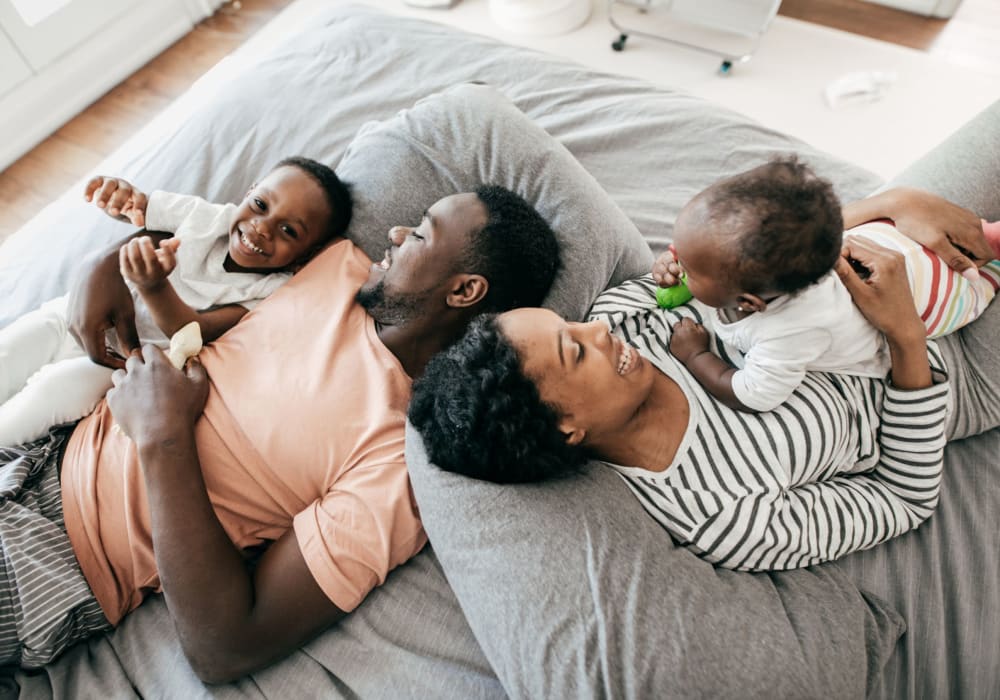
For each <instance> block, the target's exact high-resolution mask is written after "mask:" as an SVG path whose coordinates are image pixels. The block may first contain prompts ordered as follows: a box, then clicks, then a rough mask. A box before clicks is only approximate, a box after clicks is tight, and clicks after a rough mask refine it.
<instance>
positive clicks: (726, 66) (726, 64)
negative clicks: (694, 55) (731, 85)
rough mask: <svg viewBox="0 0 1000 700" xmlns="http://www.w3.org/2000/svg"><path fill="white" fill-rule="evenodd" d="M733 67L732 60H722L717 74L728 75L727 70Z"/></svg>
mask: <svg viewBox="0 0 1000 700" xmlns="http://www.w3.org/2000/svg"><path fill="white" fill-rule="evenodd" d="M732 69H733V62H732V61H723V62H722V64H721V65H720V66H719V75H729V72H730V71H731V70H732Z"/></svg>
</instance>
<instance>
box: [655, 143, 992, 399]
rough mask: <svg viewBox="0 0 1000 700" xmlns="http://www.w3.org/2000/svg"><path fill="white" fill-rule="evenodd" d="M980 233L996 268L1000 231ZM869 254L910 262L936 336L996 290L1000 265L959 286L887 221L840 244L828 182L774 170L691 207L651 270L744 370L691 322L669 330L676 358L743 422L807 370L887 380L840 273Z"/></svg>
mask: <svg viewBox="0 0 1000 700" xmlns="http://www.w3.org/2000/svg"><path fill="white" fill-rule="evenodd" d="M984 227H985V229H986V233H987V240H988V241H989V242H990V243H991V247H993V248H994V249H995V254H996V255H997V257H1000V229H998V227H997V226H996V225H995V224H985V222H984ZM873 244H878V245H881V246H885V247H889V248H893V249H895V250H897V251H899V252H900V253H901V254H902V255H903V256H904V259H905V261H906V269H907V275H908V277H909V282H910V289H911V290H912V291H913V295H914V300H915V302H916V304H917V309H918V311H919V312H920V316H921V318H922V319H923V320H924V325H925V327H926V329H927V332H928V335H929V336H930V337H937V336H940V335H943V334H945V333H949V332H951V331H954V330H956V329H958V328H960V327H961V326H963V325H965V324H967V323H969V322H970V321H972V320H973V319H975V318H977V317H978V316H979V314H981V313H982V311H983V310H984V309H985V307H986V305H987V304H988V303H989V301H990V300H991V299H992V298H993V296H994V295H995V293H996V290H997V288H998V287H1000V263H997V262H992V263H990V264H988V265H987V266H986V267H984V268H982V269H981V270H980V274H976V273H975V271H971V273H969V274H967V275H965V276H963V275H960V274H958V273H956V272H954V271H953V270H951V269H950V268H949V267H948V266H947V265H946V264H945V263H944V261H942V260H941V259H940V258H939V257H937V256H936V255H934V254H933V253H931V252H930V251H929V250H927V249H925V248H923V247H922V246H921V245H920V244H918V243H915V242H914V241H912V240H910V239H909V238H907V237H905V236H903V235H902V234H900V233H899V232H898V231H897V230H896V229H895V227H894V226H893V224H892V222H889V221H884V220H883V221H876V222H870V223H867V224H864V225H862V226H859V227H856V228H854V229H851V230H850V231H848V232H847V234H846V237H845V236H844V234H843V219H842V214H841V208H840V203H839V201H838V199H837V197H836V195H835V194H834V192H833V188H832V186H831V185H830V183H828V182H826V181H825V180H823V179H821V178H819V177H817V176H816V175H815V174H814V173H813V172H812V171H811V170H810V169H809V168H808V167H807V166H806V165H804V164H801V163H799V162H798V161H797V160H795V159H794V158H788V159H781V160H776V161H772V162H770V163H768V164H766V165H762V166H760V167H757V168H754V169H753V170H749V171H747V172H745V173H741V174H739V175H736V176H734V177H731V178H727V179H725V180H721V181H720V182H717V183H716V184H714V185H712V186H710V187H709V188H708V189H706V190H704V191H703V192H701V193H700V194H698V195H697V196H695V198H694V199H692V200H691V201H690V202H689V203H688V204H687V205H686V206H685V207H684V209H683V210H682V211H681V213H680V215H679V216H678V217H677V223H676V226H675V228H674V243H673V248H672V249H671V250H668V251H667V252H666V253H664V254H663V255H662V256H660V258H659V259H658V260H657V262H656V264H655V265H654V268H653V278H654V280H655V281H656V282H657V283H658V284H659V285H661V286H662V287H671V286H673V285H676V284H677V283H678V282H679V281H681V280H682V279H683V280H684V281H685V282H686V283H687V287H688V289H689V290H690V292H691V294H692V296H693V297H694V298H695V299H696V300H698V301H699V302H701V303H703V304H705V305H707V306H710V307H713V308H714V310H715V311H714V314H713V315H712V319H711V321H712V322H711V326H712V330H713V331H714V332H715V335H716V336H717V338H718V339H720V340H721V341H723V342H724V343H725V345H726V346H728V347H730V348H734V349H736V350H738V351H739V353H740V354H741V355H742V357H734V358H733V359H734V361H735V362H737V363H739V362H742V367H740V368H737V367H734V366H732V365H731V364H729V362H727V361H726V360H724V359H721V358H720V357H718V356H716V355H714V354H712V353H711V352H709V351H708V348H709V336H708V332H707V331H706V329H705V328H704V327H702V326H699V325H698V324H695V323H693V322H690V321H688V322H681V323H679V324H678V326H677V327H676V328H675V329H674V334H673V337H672V338H671V342H670V351H671V353H673V354H674V356H675V357H677V358H678V359H679V360H680V361H681V362H682V363H683V364H684V365H685V366H686V367H687V368H688V370H689V371H690V372H691V373H692V374H693V375H694V377H695V378H696V379H697V380H698V381H699V382H700V383H701V384H702V386H704V387H705V389H707V390H708V391H709V392H710V393H711V394H712V395H713V396H715V397H716V398H717V399H719V400H720V401H722V402H723V403H725V404H726V405H728V406H730V407H732V408H735V409H739V410H746V411H768V410H771V409H773V408H775V407H776V406H778V405H780V404H781V403H783V402H784V401H785V400H786V399H787V398H788V397H789V396H790V395H791V394H792V392H793V391H795V389H796V388H797V387H798V386H799V384H800V383H801V381H802V379H803V377H804V376H805V373H806V371H807V370H820V371H827V372H840V373H844V374H855V375H861V376H873V377H884V376H885V374H886V372H887V371H888V369H889V356H888V349H887V347H886V344H885V341H884V339H883V337H882V336H881V334H879V333H878V332H877V331H876V330H875V329H874V328H873V327H872V326H871V325H870V324H869V323H868V321H867V320H866V319H865V317H864V316H863V315H862V314H861V312H860V311H859V310H858V309H857V307H856V306H855V305H854V303H853V302H852V300H851V296H850V294H849V293H848V292H847V290H846V289H845V288H844V286H843V285H842V284H841V282H840V279H839V278H838V277H837V275H836V273H834V272H833V267H834V265H835V264H836V262H837V260H838V258H839V257H840V256H841V251H842V249H843V250H844V251H845V252H846V253H847V254H848V255H849V254H850V250H851V248H852V247H862V248H864V247H871V246H872V245H873ZM859 272H860V273H862V275H863V274H864V272H865V271H864V270H860V271H859Z"/></svg>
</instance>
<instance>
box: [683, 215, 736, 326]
mask: <svg viewBox="0 0 1000 700" xmlns="http://www.w3.org/2000/svg"><path fill="white" fill-rule="evenodd" d="M717 225H718V224H714V223H713V222H712V221H711V220H710V219H708V217H707V216H706V215H705V212H704V211H703V205H702V204H701V203H700V202H699V200H698V199H695V200H693V201H692V202H690V203H689V204H688V205H687V206H685V207H684V209H682V210H681V213H680V215H678V217H677V223H676V224H675V225H674V255H675V257H676V258H677V262H678V264H679V265H680V266H681V268H682V269H683V270H684V273H685V275H686V276H687V279H686V281H687V287H688V290H689V291H690V292H691V295H692V296H693V297H694V298H695V299H697V300H698V301H700V302H701V303H703V304H706V305H708V306H712V307H715V308H728V307H734V306H737V305H738V303H739V301H738V297H739V295H740V292H741V290H739V289H736V288H735V287H734V286H733V285H732V283H731V282H730V272H731V271H730V270H729V269H728V267H730V254H731V253H730V251H728V250H726V246H725V244H724V241H725V240H726V236H724V235H720V232H719V231H717V230H715V228H714V227H715V226H717Z"/></svg>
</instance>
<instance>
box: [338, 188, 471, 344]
mask: <svg viewBox="0 0 1000 700" xmlns="http://www.w3.org/2000/svg"><path fill="white" fill-rule="evenodd" d="M487 219H488V215H487V211H486V207H485V206H484V205H483V203H482V202H481V201H480V200H479V197H477V196H476V195H475V194H474V193H471V192H468V193H463V194H456V195H451V196H449V197H445V198H444V199H441V200H438V201H437V202H435V203H434V204H433V205H432V206H431V207H430V208H429V209H428V210H427V211H426V212H424V215H423V217H422V218H421V220H420V223H419V225H418V226H416V227H409V226H394V227H393V228H392V229H390V230H389V242H390V246H389V247H388V248H387V249H386V251H385V257H384V258H383V259H382V260H381V261H380V262H376V263H373V264H372V267H371V271H370V272H369V275H368V280H367V281H366V282H365V283H364V285H362V287H361V289H360V290H359V291H358V294H357V300H358V303H359V304H361V305H362V306H363V307H364V308H365V309H366V310H367V311H368V313H369V314H371V316H372V317H373V318H374V319H375V320H376V321H379V322H380V323H383V324H387V325H396V324H400V323H404V322H406V321H409V320H412V319H413V318H415V317H417V316H423V315H427V314H429V313H434V312H435V311H436V310H437V307H443V306H444V304H445V303H446V302H445V299H446V297H447V294H448V291H449V290H450V289H451V280H452V277H453V276H454V275H456V274H460V273H461V272H463V270H461V269H460V268H461V263H462V260H463V257H464V255H465V250H466V247H467V246H468V245H469V242H470V240H471V237H472V234H473V233H474V232H476V231H478V230H480V229H482V228H483V227H484V226H486V223H487Z"/></svg>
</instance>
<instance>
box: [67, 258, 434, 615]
mask: <svg viewBox="0 0 1000 700" xmlns="http://www.w3.org/2000/svg"><path fill="white" fill-rule="evenodd" d="M370 265H371V263H370V262H369V260H368V258H367V257H366V256H365V255H364V253H362V252H361V251H360V250H359V249H358V248H356V247H355V246H354V245H353V244H352V243H350V242H349V241H341V242H338V243H337V244H335V245H333V246H332V247H330V248H328V249H327V250H326V251H324V252H323V253H321V254H320V255H319V256H317V257H316V258H315V259H314V260H313V261H312V262H310V263H309V264H308V265H306V267H305V268H303V269H302V271H300V272H299V273H298V274H297V275H296V276H295V277H294V278H292V280H291V281H289V282H288V283H287V284H286V285H285V286H283V287H282V288H281V289H279V290H278V291H277V292H275V293H274V294H273V295H272V296H271V297H269V298H268V299H266V300H265V301H264V302H262V303H261V304H260V305H259V306H258V307H257V308H255V309H254V310H253V311H251V312H250V313H248V314H247V315H246V316H244V317H243V319H242V320H241V321H240V323H238V324H237V325H236V326H235V327H234V328H233V329H231V330H230V331H229V332H228V333H226V334H225V335H223V336H222V337H221V338H219V339H218V340H217V341H215V342H214V343H212V344H210V345H208V346H207V347H206V348H205V349H204V350H203V351H202V352H201V354H200V355H199V358H200V359H201V361H202V363H203V364H204V365H205V369H206V370H207V371H208V375H209V379H210V389H209V396H208V402H207V403H206V404H205V412H204V414H203V415H202V417H201V418H200V419H199V420H198V423H197V425H196V426H195V438H196V441H197V446H198V457H199V459H200V462H201V469H202V474H203V475H204V479H205V485H206V488H207V490H208V495H209V498H210V499H211V502H212V505H213V506H214V508H215V513H216V515H217V517H218V518H219V521H220V522H221V523H222V526H223V527H224V528H225V530H226V532H227V533H228V535H229V537H230V539H231V540H232V541H233V542H234V543H235V544H236V546H237V547H240V548H246V547H251V546H254V545H258V544H260V543H262V542H264V541H267V540H275V539H277V538H278V537H280V536H281V535H282V534H284V533H285V532H287V531H288V529H289V528H293V527H294V530H295V537H296V539H297V541H298V544H299V548H300V549H301V551H302V555H303V557H304V558H305V561H306V563H307V564H308V567H309V570H310V571H311V572H312V575H313V577H314V578H315V579H316V582H317V583H318V584H319V586H320V588H322V590H323V591H324V592H325V593H326V595H327V596H328V597H329V598H330V600H331V601H332V602H333V603H334V605H336V606H337V607H338V608H340V609H341V610H344V611H350V610H352V609H354V608H355V607H356V606H357V605H358V604H359V603H360V602H361V601H362V600H363V599H364V597H365V596H366V595H367V594H368V592H369V591H370V590H371V589H372V588H373V587H375V586H376V585H378V584H380V583H382V582H383V581H384V580H385V577H386V574H388V572H389V571H390V570H391V569H393V568H394V567H396V566H398V565H399V564H402V563H403V562H405V561H406V560H407V559H409V558H410V557H412V556H413V555H414V554H416V553H417V552H418V551H420V549H421V547H423V545H424V543H425V542H426V537H425V535H424V532H423V529H422V527H421V524H420V520H419V516H418V513H417V507H416V504H415V502H414V500H413V495H412V492H411V491H410V485H409V480H408V478H407V474H406V465H405V463H404V461H403V433H404V426H405V418H406V406H407V402H408V401H409V397H410V385H411V381H410V378H409V377H408V376H407V374H406V372H405V371H404V370H403V368H402V366H401V365H400V364H399V361H398V360H397V359H396V357H395V356H394V355H393V354H392V353H391V352H389V350H388V349H387V348H386V347H385V346H384V345H383V344H382V342H381V341H380V340H379V338H378V335H377V334H376V330H375V324H374V321H373V320H372V318H371V317H370V316H369V315H368V314H367V312H365V310H364V309H362V308H361V307H360V306H359V305H358V304H357V303H355V301H354V295H355V293H356V292H357V290H358V288H359V287H360V286H361V284H362V283H363V282H364V281H365V279H367V276H368V270H369V267H370ZM150 410H156V408H155V407H150ZM113 424H114V419H113V418H112V416H111V412H110V411H109V410H108V407H107V404H106V403H105V402H103V401H102V402H101V403H100V404H99V405H98V407H97V408H96V409H95V411H94V412H93V414H91V415H90V416H88V417H87V418H86V419H84V420H83V421H81V422H80V424H79V425H78V426H77V427H76V429H75V430H74V432H73V435H72V437H71V438H70V441H69V443H68V445H67V448H66V453H65V456H64V457H63V463H62V495H63V509H64V513H65V519H66V529H67V531H68V532H69V537H70V541H71V542H72V544H73V549H74V551H75V552H76V556H77V559H78V560H79V562H80V567H81V569H82V570H83V573H84V576H86V578H87V581H88V583H89V584H90V587H91V588H92V589H93V591H94V595H95V596H96V597H97V600H98V602H99V603H100V604H101V607H102V608H103V610H104V613H105V615H107V617H108V620H109V621H110V622H111V623H112V624H117V623H118V621H119V620H120V619H121V618H122V616H123V615H125V613H127V612H129V611H130V610H132V609H133V608H135V607H136V606H137V605H139V603H141V602H142V599H143V597H144V596H145V595H146V594H147V593H149V592H151V591H158V590H159V589H160V579H159V575H158V573H157V569H156V560H155V558H154V556H153V547H152V531H151V526H150V516H149V505H148V499H147V495H146V484H145V480H144V477H143V474H142V470H141V468H140V466H139V461H138V457H137V454H136V450H135V447H134V445H133V444H132V442H131V441H130V440H129V439H128V438H126V437H124V436H123V435H121V434H120V433H119V432H118V431H113V430H111V428H112V426H113Z"/></svg>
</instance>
